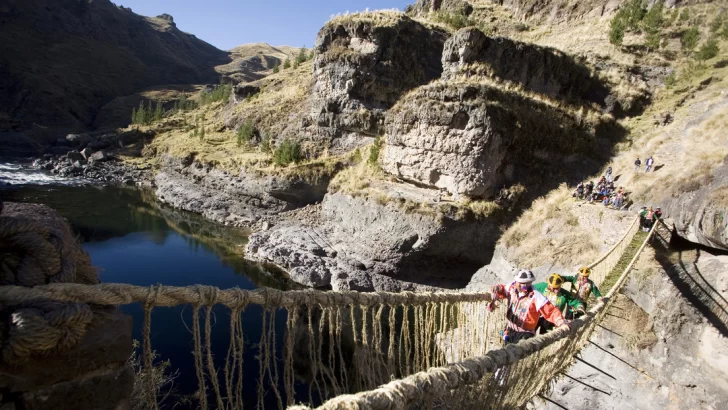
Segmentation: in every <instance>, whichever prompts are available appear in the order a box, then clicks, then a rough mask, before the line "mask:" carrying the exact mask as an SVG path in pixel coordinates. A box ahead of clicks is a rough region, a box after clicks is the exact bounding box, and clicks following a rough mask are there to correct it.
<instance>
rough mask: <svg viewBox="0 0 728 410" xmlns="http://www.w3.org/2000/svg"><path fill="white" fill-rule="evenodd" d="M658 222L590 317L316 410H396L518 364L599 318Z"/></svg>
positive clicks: (300, 408) (344, 397) (297, 408)
mask: <svg viewBox="0 0 728 410" xmlns="http://www.w3.org/2000/svg"><path fill="white" fill-rule="evenodd" d="M658 225H659V224H655V225H654V226H653V227H652V229H651V230H650V233H649V234H648V235H647V237H646V238H645V240H644V241H643V243H642V245H641V246H640V247H639V249H638V250H637V252H636V253H635V255H634V257H633V258H632V260H631V261H630V263H629V264H628V265H627V267H626V268H625V269H624V271H623V273H622V274H621V276H620V277H619V279H618V280H617V282H616V283H615V284H614V286H613V287H612V289H611V290H610V291H609V292H608V293H607V295H606V296H605V297H604V298H602V299H600V300H599V301H598V302H597V304H596V305H595V306H594V307H592V308H591V309H590V310H589V312H587V317H586V318H579V319H576V320H574V321H573V322H572V325H571V328H569V327H566V326H562V327H560V328H558V329H556V330H554V331H552V332H549V333H547V334H545V335H540V336H536V337H534V338H532V339H528V340H524V341H521V342H519V343H518V344H515V345H509V346H506V347H504V348H501V349H497V350H492V351H490V352H488V353H486V354H485V355H484V356H480V357H473V358H469V359H465V360H463V361H461V362H458V363H453V364H449V365H447V366H443V367H436V368H430V369H428V370H426V371H422V372H418V373H415V374H413V375H410V376H408V377H406V378H403V379H399V380H394V381H392V382H389V383H387V384H385V385H383V386H380V387H379V388H377V389H374V390H370V391H365V392H360V393H356V394H349V395H341V396H338V397H335V398H333V399H331V400H329V401H327V402H325V403H324V404H323V405H321V406H319V407H316V410H330V409H368V410H380V409H381V410H392V409H403V408H407V406H408V405H409V404H411V403H413V402H416V401H417V400H421V399H422V398H423V396H424V395H427V394H433V393H436V392H444V391H447V390H453V389H457V388H458V387H461V386H463V385H469V384H473V383H476V382H478V381H479V380H481V379H482V378H483V377H484V376H485V375H486V374H488V373H493V372H495V370H497V369H498V368H500V367H502V366H506V365H509V364H514V363H516V362H519V361H521V360H523V359H525V358H526V357H528V356H530V355H532V354H534V353H536V352H538V351H541V350H543V349H544V348H546V347H548V346H550V345H551V344H553V343H555V342H557V341H559V340H561V339H564V338H567V337H569V336H571V335H575V334H576V332H577V331H578V330H579V329H580V328H582V327H584V326H587V325H589V324H591V322H593V321H594V320H596V318H597V315H598V314H599V313H601V312H603V311H605V309H606V308H608V307H609V306H611V300H612V298H613V297H614V295H615V294H616V292H618V291H619V290H620V289H621V287H622V285H623V284H624V281H625V280H626V279H627V276H628V275H629V273H630V271H631V270H632V267H633V266H634V264H635V263H636V262H637V260H638V258H639V256H640V254H641V253H642V251H643V250H644V248H645V246H647V244H648V243H649V241H650V239H651V238H652V236H653V235H654V233H655V231H656V229H657V226H658ZM289 409H290V410H310V409H311V407H306V406H292V407H289Z"/></svg>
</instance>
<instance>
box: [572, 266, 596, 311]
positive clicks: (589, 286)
mask: <svg viewBox="0 0 728 410" xmlns="http://www.w3.org/2000/svg"><path fill="white" fill-rule="evenodd" d="M591 273H592V270H591V269H590V268H588V267H586V266H582V267H581V268H579V274H578V275H576V276H567V275H564V276H563V278H564V281H566V282H571V290H572V292H573V293H574V297H575V298H576V299H578V300H579V301H580V302H581V303H583V304H584V309H586V306H587V303H586V301H587V299H589V295H590V294H593V295H594V297H595V298H597V299H598V298H601V297H602V294H601V292H599V288H597V285H596V284H595V283H594V281H593V280H591V279H589V275H591Z"/></svg>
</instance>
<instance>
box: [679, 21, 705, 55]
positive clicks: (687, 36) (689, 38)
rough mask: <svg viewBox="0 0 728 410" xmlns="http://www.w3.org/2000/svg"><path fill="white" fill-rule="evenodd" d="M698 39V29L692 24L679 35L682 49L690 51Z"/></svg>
mask: <svg viewBox="0 0 728 410" xmlns="http://www.w3.org/2000/svg"><path fill="white" fill-rule="evenodd" d="M699 40H700V30H698V27H697V26H692V27H690V28H689V29H687V30H686V31H685V32H684V33H683V34H682V37H680V43H681V44H682V49H683V51H686V52H691V51H693V50H694V49H695V46H697V45H698V41H699Z"/></svg>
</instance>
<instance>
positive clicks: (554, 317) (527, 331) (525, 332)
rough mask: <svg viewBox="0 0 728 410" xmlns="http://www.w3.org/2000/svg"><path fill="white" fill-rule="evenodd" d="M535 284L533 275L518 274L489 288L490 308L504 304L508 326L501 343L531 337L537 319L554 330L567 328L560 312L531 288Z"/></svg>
mask: <svg viewBox="0 0 728 410" xmlns="http://www.w3.org/2000/svg"><path fill="white" fill-rule="evenodd" d="M535 280H536V277H535V276H534V275H533V272H531V271H530V270H521V271H519V272H518V274H517V275H516V277H515V278H514V281H513V282H511V283H509V284H498V285H495V286H493V288H492V295H493V302H492V303H491V308H493V307H494V306H495V303H497V301H499V300H503V299H507V300H508V310H507V311H506V319H508V323H507V325H506V328H505V329H504V330H503V340H505V342H506V343H517V342H518V341H520V340H524V339H529V338H531V337H533V336H534V334H535V332H536V327H537V325H538V319H539V318H540V317H541V316H543V317H544V318H545V319H546V320H547V321H549V322H551V323H553V324H554V325H555V326H563V325H566V326H569V322H568V321H567V320H566V319H564V316H563V315H562V314H561V312H560V311H559V310H558V309H557V308H556V307H555V306H554V305H553V304H552V303H551V302H549V300H548V299H547V298H546V297H545V296H544V295H542V294H541V292H539V291H537V290H535V289H534V288H533V282H534V281H535Z"/></svg>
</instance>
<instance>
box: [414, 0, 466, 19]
mask: <svg viewBox="0 0 728 410" xmlns="http://www.w3.org/2000/svg"><path fill="white" fill-rule="evenodd" d="M406 11H407V13H408V14H412V15H415V16H424V15H427V13H430V12H438V11H439V12H444V13H458V14H463V15H465V16H469V15H470V14H471V13H472V12H473V6H472V5H471V4H470V3H469V2H467V1H464V0H417V1H416V2H415V4H412V5H410V6H407V9H406Z"/></svg>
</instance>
